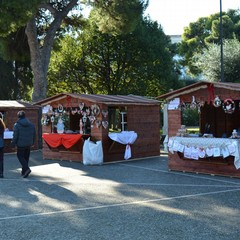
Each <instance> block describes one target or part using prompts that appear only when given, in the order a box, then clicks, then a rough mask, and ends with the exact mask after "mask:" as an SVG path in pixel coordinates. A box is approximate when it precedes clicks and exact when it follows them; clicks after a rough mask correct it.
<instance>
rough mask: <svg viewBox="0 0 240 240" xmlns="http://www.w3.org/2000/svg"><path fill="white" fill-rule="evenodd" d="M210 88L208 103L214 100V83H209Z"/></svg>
mask: <svg viewBox="0 0 240 240" xmlns="http://www.w3.org/2000/svg"><path fill="white" fill-rule="evenodd" d="M207 90H208V104H210V103H211V102H213V101H214V99H215V97H214V85H213V84H212V83H210V84H208V85H207Z"/></svg>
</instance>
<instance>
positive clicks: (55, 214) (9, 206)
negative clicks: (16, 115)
mask: <svg viewBox="0 0 240 240" xmlns="http://www.w3.org/2000/svg"><path fill="white" fill-rule="evenodd" d="M4 163H5V172H4V178H3V179H0V196H1V197H0V229H1V230H0V239H3V240H26V239H27V240H45V239H46V240H48V239H49V240H55V239H56V240H64V239H71V240H75V239H76V240H156V239H157V240H158V239H168V240H178V239H179V240H180V239H181V240H226V239H227V240H239V239H240V230H239V226H240V217H239V216H240V179H237V178H230V177H220V176H211V175H204V174H191V173H182V172H174V171H168V167H167V156H166V155H163V156H157V157H152V158H145V159H138V160H134V161H122V162H116V163H108V164H103V165H100V166H85V165H83V164H81V163H76V162H70V161H53V160H43V159H42V152H41V151H35V152H32V153H31V159H30V167H31V170H32V173H31V174H30V175H29V177H28V178H26V179H25V178H22V177H21V169H20V164H19V162H18V160H17V158H16V154H15V153H11V154H5V161H4Z"/></svg>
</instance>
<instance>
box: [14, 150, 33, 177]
mask: <svg viewBox="0 0 240 240" xmlns="http://www.w3.org/2000/svg"><path fill="white" fill-rule="evenodd" d="M17 157H18V160H19V162H20V163H21V165H22V172H23V173H24V172H26V170H28V169H29V166H28V162H29V157H30V147H18V148H17Z"/></svg>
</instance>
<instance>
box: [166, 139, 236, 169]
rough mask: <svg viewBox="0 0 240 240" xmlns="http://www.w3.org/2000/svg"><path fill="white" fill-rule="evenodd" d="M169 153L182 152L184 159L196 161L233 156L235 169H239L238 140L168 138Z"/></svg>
mask: <svg viewBox="0 0 240 240" xmlns="http://www.w3.org/2000/svg"><path fill="white" fill-rule="evenodd" d="M168 148H169V151H170V152H172V153H173V152H177V151H178V152H182V153H184V155H185V154H186V156H185V157H188V158H192V159H195V160H198V159H199V158H203V157H206V156H211V155H212V156H213V157H218V156H222V157H224V158H225V157H228V156H234V165H235V167H236V169H239V168H240V155H239V154H240V140H239V139H231V138H201V137H192V138H190V137H170V138H169V141H168Z"/></svg>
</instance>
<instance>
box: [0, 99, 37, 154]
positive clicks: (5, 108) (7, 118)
mask: <svg viewBox="0 0 240 240" xmlns="http://www.w3.org/2000/svg"><path fill="white" fill-rule="evenodd" d="M20 110H23V111H25V113H26V117H27V118H28V119H29V120H30V121H31V122H32V123H33V124H34V125H35V127H36V132H37V138H36V141H35V144H34V146H33V148H32V149H33V150H37V149H39V147H40V146H41V138H39V136H41V125H40V121H39V119H41V118H40V114H41V107H40V106H37V105H33V104H30V103H27V102H23V101H15V100H0V117H1V118H3V120H4V122H5V124H6V127H7V131H5V133H4V138H5V149H4V151H5V152H13V151H15V149H12V148H8V145H9V144H10V142H11V139H12V134H13V125H14V124H15V122H16V121H17V120H18V118H17V113H18V111H20Z"/></svg>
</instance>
